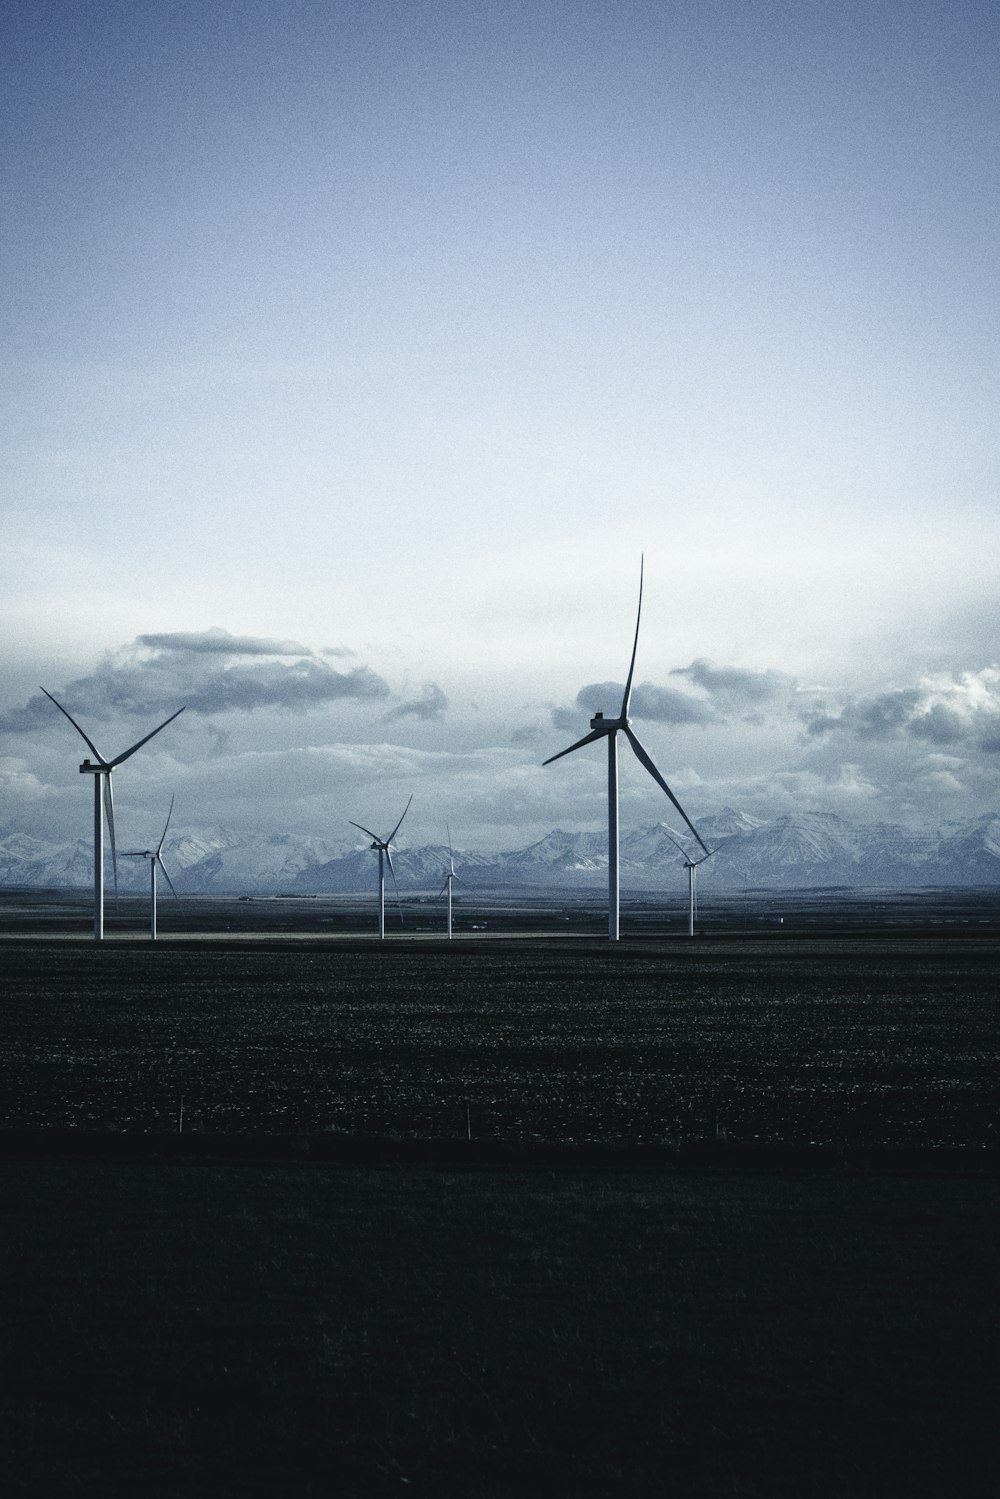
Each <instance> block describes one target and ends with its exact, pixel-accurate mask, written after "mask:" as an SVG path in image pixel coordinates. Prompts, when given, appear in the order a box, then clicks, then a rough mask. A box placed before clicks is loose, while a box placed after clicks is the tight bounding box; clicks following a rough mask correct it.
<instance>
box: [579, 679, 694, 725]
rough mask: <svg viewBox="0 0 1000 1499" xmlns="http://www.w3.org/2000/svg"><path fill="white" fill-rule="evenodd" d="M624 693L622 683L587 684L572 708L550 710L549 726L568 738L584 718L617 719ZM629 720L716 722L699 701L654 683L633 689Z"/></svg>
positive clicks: (672, 722) (691, 722)
mask: <svg viewBox="0 0 1000 1499" xmlns="http://www.w3.org/2000/svg"><path fill="white" fill-rule="evenodd" d="M624 691H625V684H624V682H589V683H588V684H587V686H586V687H581V688H580V691H579V692H578V693H577V695H576V707H575V708H554V709H553V710H552V722H553V723H554V724H555V726H556V728H557V729H562V730H563V731H564V732H565V733H567V734H572V733H574V732H576V733H579V732H581V728H580V720H581V717H582V716H583V714H586V715H587V717H588V718H592V717H593V715H594V714H595V713H599V712H600V713H604V714H605V716H606V717H608V718H611V717H614V716H616V715H617V714H618V712H619V710H620V709H621V703H622V694H623V693H624ZM629 716H630V717H631V718H644V719H647V720H649V721H651V722H653V723H669V724H709V723H714V722H715V719H716V714H715V712H714V710H713V709H712V707H711V706H710V704H708V703H705V702H702V701H701V699H700V698H696V697H691V696H690V695H689V694H688V693H686V692H677V691H676V690H675V689H674V688H673V687H657V686H656V685H655V683H653V682H641V683H640V684H639V686H638V687H636V688H635V689H634V691H633V693H632V702H631V704H630V706H629Z"/></svg>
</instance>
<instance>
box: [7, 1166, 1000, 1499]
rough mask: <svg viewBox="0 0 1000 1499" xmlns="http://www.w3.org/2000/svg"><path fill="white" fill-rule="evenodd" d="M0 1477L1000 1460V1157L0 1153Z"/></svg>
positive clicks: (264, 1480) (327, 1487) (561, 1487)
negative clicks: (439, 1159) (233, 1157)
mask: <svg viewBox="0 0 1000 1499" xmlns="http://www.w3.org/2000/svg"><path fill="white" fill-rule="evenodd" d="M0 1183H2V1190H3V1196H4V1204H5V1226H4V1235H3V1238H2V1241H0V1273H2V1276H3V1281H4V1286H5V1315H4V1318H3V1320H2V1322H0V1482H2V1483H3V1487H4V1492H6V1493H19V1494H31V1495H35V1494H43V1493H44V1494H58V1495H63V1494H101V1495H122V1496H125V1495H129V1496H132V1495H138V1494H141V1495H143V1496H166V1495H191V1494H225V1495H243V1494H267V1495H285V1494H294V1495H315V1496H326V1495H390V1494H398V1493H419V1494H425V1495H434V1496H438V1495H453V1494H454V1495H462V1496H465V1495H469V1496H477V1495H481V1496H486V1495H489V1496H510V1499H514V1496H518V1495H549V1496H559V1499H563V1496H567V1499H568V1496H593V1499H602V1496H606V1495H649V1496H660V1495H678V1496H688V1495H691V1496H707V1495H741V1496H755V1499H778V1496H787V1499H799V1496H810V1499H887V1496H898V1499H948V1496H958V1495H962V1496H973V1495H975V1496H982V1499H987V1496H992V1495H995V1494H996V1492H997V1487H996V1476H997V1457H998V1452H997V1437H996V1430H997V1423H996V1389H997V1378H998V1375H1000V1359H998V1347H1000V1343H998V1337H997V1333H998V1326H997V1322H998V1298H997V1294H996V1292H997V1275H996V1242H997V1229H998V1226H1000V1225H998V1217H1000V1214H998V1201H997V1191H996V1183H995V1182H993V1181H990V1180H988V1179H986V1178H983V1177H971V1178H958V1179H952V1180H948V1179H940V1178H923V1179H908V1178H905V1177H900V1176H878V1175H868V1176H863V1177H859V1176H857V1175H849V1174H845V1173H839V1174H836V1175H828V1174H824V1173H821V1172H809V1173H805V1174H802V1175H795V1174H786V1175H784V1176H782V1175H768V1174H763V1173H756V1174H755V1173H748V1174H745V1175H740V1176H733V1175H728V1174H725V1173H719V1174H717V1175H713V1174H711V1173H703V1174H698V1173H691V1174H685V1173H682V1174H670V1173H654V1174H651V1175H645V1176H642V1175H637V1174H634V1173H621V1174H615V1175H604V1174H601V1173H597V1172H582V1173H555V1174H551V1173H546V1172H535V1173H516V1172H515V1173H509V1174H508V1173H502V1172H501V1173H497V1172H475V1171H468V1172H448V1171H434V1170H428V1169H426V1168H420V1169H411V1170H407V1171H401V1170H393V1169H385V1170H364V1169H357V1168H354V1169H345V1168H336V1167H331V1166H320V1165H316V1164H309V1163H306V1164H303V1165H298V1166H296V1165H283V1166H280V1167H275V1166H266V1165H256V1166H254V1165H229V1166H220V1165H211V1164H209V1163H197V1164H194V1163H188V1164H179V1165H168V1164H155V1163H150V1164H145V1165H142V1166H127V1165H112V1164H108V1163H100V1162H94V1161H90V1162H87V1161H83V1162H80V1161H78V1162H74V1163H66V1162H58V1161H41V1162H37V1161H36V1162H32V1163H27V1162H10V1161H8V1162H5V1163H2V1164H0Z"/></svg>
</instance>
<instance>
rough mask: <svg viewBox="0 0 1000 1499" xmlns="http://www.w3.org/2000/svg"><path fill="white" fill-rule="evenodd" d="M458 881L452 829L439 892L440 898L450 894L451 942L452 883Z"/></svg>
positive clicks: (449, 931) (449, 919) (449, 831)
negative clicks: (446, 864) (442, 882)
mask: <svg viewBox="0 0 1000 1499" xmlns="http://www.w3.org/2000/svg"><path fill="white" fill-rule="evenodd" d="M445 827H448V824H447V823H445ZM457 879H458V875H457V874H456V873H455V850H454V849H453V848H452V846H451V828H448V867H447V869H446V870H445V872H444V884H443V885H442V886H441V889H440V890H439V891H438V895H439V896H440V895H444V893H445V891H447V892H448V938H449V940H450V939H451V886H452V881H453V880H457Z"/></svg>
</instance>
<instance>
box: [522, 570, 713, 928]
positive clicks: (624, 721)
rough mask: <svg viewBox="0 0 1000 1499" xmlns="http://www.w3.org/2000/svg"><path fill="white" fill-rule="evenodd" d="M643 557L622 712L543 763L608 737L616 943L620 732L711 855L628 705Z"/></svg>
mask: <svg viewBox="0 0 1000 1499" xmlns="http://www.w3.org/2000/svg"><path fill="white" fill-rule="evenodd" d="M644 560H645V559H642V560H641V561H640V564H639V608H638V610H637V612H636V618H635V640H634V641H633V643H632V659H631V661H630V662H629V668H628V677H627V679H626V682H625V692H624V694H623V696H622V705H621V711H620V712H619V714H618V717H617V718H605V716H604V714H603V713H595V714H594V716H593V718H592V719H591V720H590V730H591V731H590V733H589V734H585V735H584V736H583V738H582V739H578V740H577V741H576V743H575V744H571V745H570V746H569V747H568V748H567V749H564V750H560V751H559V753H558V754H557V755H550V756H549V758H548V759H547V760H545V761H543V764H545V765H551V764H552V762H553V760H561V759H562V758H563V756H564V755H571V754H572V753H573V752H574V750H578V749H582V748H583V746H584V745H585V744H593V743H594V741H595V740H597V739H607V741H608V938H609V940H610V941H612V942H617V941H618V937H619V926H620V923H619V907H620V901H621V884H620V879H619V869H618V742H617V741H618V734H619V732H620V733H622V734H624V735H625V737H626V739H627V740H628V742H629V744H630V745H631V746H632V751H633V753H634V754H635V757H636V759H637V760H638V761H639V764H640V765H642V766H643V767H644V768H645V769H646V770H648V772H649V774H650V775H651V776H652V777H653V780H654V781H655V782H656V784H657V785H658V786H659V787H661V789H662V790H663V791H665V792H666V794H667V796H668V797H669V798H670V800H671V802H672V803H673V805H674V806H675V807H676V809H677V811H678V812H679V813H680V815H681V817H683V819H684V821H685V822H686V824H687V826H688V827H689V828H690V830H691V832H692V833H693V834H694V836H695V838H696V839H697V840H698V842H699V844H701V847H702V848H703V849H705V853H706V855H707V854H708V849H707V848H706V847H705V844H704V843H703V842H702V839H701V835H700V834H699V832H698V829H697V828H696V827H695V825H694V823H693V822H692V821H691V819H690V817H688V815H687V813H686V812H685V810H684V808H683V807H682V806H681V804H680V802H679V801H678V800H677V798H676V796H675V795H674V793H673V792H672V791H671V789H670V787H669V786H668V785H667V783H666V781H665V780H664V779H663V777H662V776H661V774H660V772H659V771H658V770H657V768H656V766H655V765H654V764H653V761H652V759H651V758H650V756H649V754H648V753H647V751H646V750H644V749H643V747H642V745H641V744H640V743H639V740H638V738H637V736H636V734H635V731H634V730H633V728H632V724H631V720H630V719H629V716H628V710H629V705H630V703H631V701H632V677H633V675H634V673H635V656H636V651H637V650H638V649H639V622H640V620H641V618H642V579H643V566H644Z"/></svg>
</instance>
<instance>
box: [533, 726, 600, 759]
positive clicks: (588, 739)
mask: <svg viewBox="0 0 1000 1499" xmlns="http://www.w3.org/2000/svg"><path fill="white" fill-rule="evenodd" d="M610 732H611V731H610V729H594V730H593V731H592V732H591V733H590V734H584V736H583V738H582V739H578V740H577V741H576V743H575V744H571V745H570V747H569V749H564V750H560V751H559V753H558V755H550V756H549V758H548V759H547V760H543V761H542V764H543V765H551V764H552V762H553V760H561V759H562V757H563V755H571V754H572V753H573V751H574V750H578V749H582V748H583V746H584V745H585V744H593V742H594V740H595V739H603V738H605V736H606V735H607V734H609V733H610Z"/></svg>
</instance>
